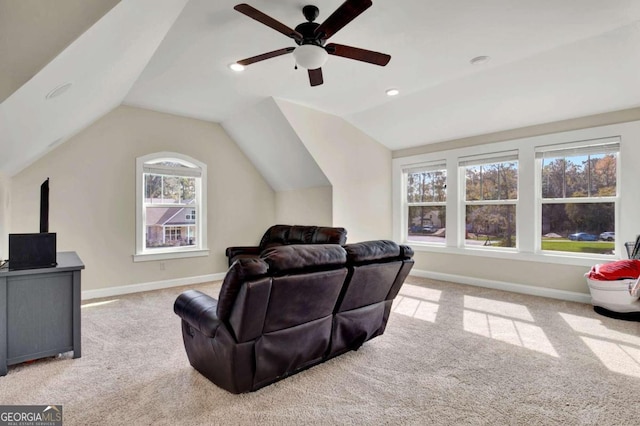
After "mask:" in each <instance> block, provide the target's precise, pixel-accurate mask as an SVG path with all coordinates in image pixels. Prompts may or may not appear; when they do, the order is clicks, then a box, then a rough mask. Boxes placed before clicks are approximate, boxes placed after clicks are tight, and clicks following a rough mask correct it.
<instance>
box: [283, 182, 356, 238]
mask: <svg viewBox="0 0 640 426" xmlns="http://www.w3.org/2000/svg"><path fill="white" fill-rule="evenodd" d="M332 198H333V191H332V189H331V187H330V186H321V187H317V188H304V189H294V190H291V191H278V192H276V222H277V223H282V224H287V225H316V226H332V224H333V221H332V204H333V201H332ZM347 231H348V230H347Z"/></svg>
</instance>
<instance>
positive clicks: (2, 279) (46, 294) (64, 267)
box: [0, 252, 84, 376]
mask: <svg viewBox="0 0 640 426" xmlns="http://www.w3.org/2000/svg"><path fill="white" fill-rule="evenodd" d="M56 257H57V262H58V265H57V266H56V267H55V268H41V269H27V270H21V271H9V270H6V269H3V270H0V376H4V375H6V374H7V366H9V365H13V364H19V363H21V362H25V361H29V360H33V359H38V358H44V357H48V356H54V355H57V354H60V353H63V352H69V351H73V357H74V358H79V357H80V356H81V347H80V290H81V287H80V271H81V270H82V269H84V264H83V263H82V261H81V260H80V258H79V257H78V255H77V254H76V253H75V252H60V253H57V255H56Z"/></svg>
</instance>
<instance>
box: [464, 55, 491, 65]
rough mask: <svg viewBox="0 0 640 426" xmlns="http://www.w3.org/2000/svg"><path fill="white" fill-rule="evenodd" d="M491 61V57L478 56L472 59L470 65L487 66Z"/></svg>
mask: <svg viewBox="0 0 640 426" xmlns="http://www.w3.org/2000/svg"><path fill="white" fill-rule="evenodd" d="M490 59H491V57H490V56H476V57H475V58H473V59H471V60H470V61H469V63H470V64H471V65H480V64H486V63H487V62H489V60H490Z"/></svg>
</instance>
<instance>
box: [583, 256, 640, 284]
mask: <svg viewBox="0 0 640 426" xmlns="http://www.w3.org/2000/svg"><path fill="white" fill-rule="evenodd" d="M588 276H589V279H592V280H600V281H613V280H624V279H636V278H638V276H640V260H638V259H628V260H617V261H615V262H611V263H605V264H604V265H595V266H592V267H591V271H589V275H588Z"/></svg>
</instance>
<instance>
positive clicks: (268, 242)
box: [226, 225, 347, 266]
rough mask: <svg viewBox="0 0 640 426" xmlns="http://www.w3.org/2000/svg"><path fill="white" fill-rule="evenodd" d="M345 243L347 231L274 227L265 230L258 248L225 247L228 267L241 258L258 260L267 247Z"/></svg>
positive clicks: (299, 226) (294, 226)
mask: <svg viewBox="0 0 640 426" xmlns="http://www.w3.org/2000/svg"><path fill="white" fill-rule="evenodd" d="M346 242H347V230H346V229H344V228H332V227H328V226H302V225H274V226H272V227H270V228H269V229H267V232H265V233H264V235H263V236H262V239H261V240H260V244H259V245H258V246H240V247H227V250H226V255H227V257H228V258H229V266H231V264H232V263H233V261H234V260H237V259H241V258H245V259H246V258H258V257H259V256H260V253H262V252H263V251H264V250H265V249H268V248H269V247H275V246H282V245H290V244H340V245H344V244H345V243H346Z"/></svg>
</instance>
